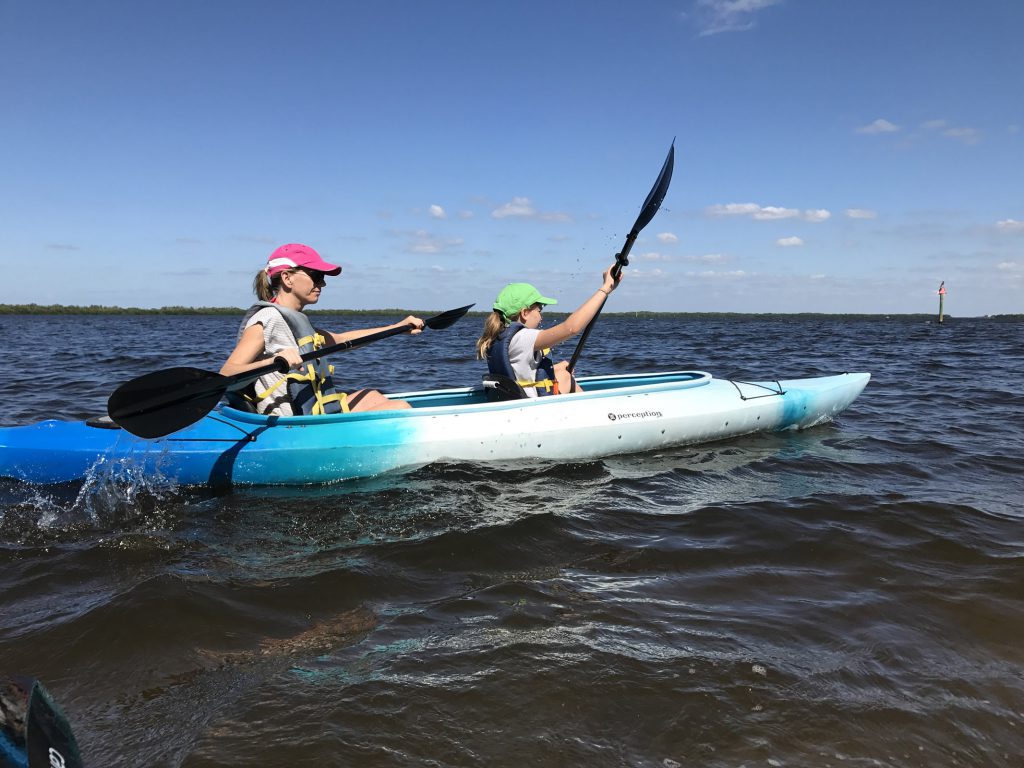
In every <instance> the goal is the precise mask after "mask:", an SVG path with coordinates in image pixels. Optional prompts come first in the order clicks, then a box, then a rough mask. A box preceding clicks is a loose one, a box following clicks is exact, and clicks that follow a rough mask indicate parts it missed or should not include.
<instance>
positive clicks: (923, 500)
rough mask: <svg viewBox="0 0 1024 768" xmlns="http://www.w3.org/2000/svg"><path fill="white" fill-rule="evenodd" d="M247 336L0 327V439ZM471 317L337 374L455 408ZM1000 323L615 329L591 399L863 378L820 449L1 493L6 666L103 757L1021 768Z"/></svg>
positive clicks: (1014, 555) (733, 449) (1008, 383)
mask: <svg viewBox="0 0 1024 768" xmlns="http://www.w3.org/2000/svg"><path fill="white" fill-rule="evenodd" d="M383 321H384V319H383V318H382V319H381V320H380V322H383ZM349 322H350V320H349V318H343V319H339V320H338V321H336V322H324V323H323V324H325V325H328V327H337V328H342V327H345V325H346V324H348V323H349ZM368 322H369V323H376V322H377V321H376V320H370V321H368ZM235 323H236V320H235V319H232V318H213V317H206V318H192V317H188V318H185V317H182V318H170V317H149V318H117V317H82V318H38V317H35V318H25V319H19V318H10V317H7V318H0V333H2V334H3V337H4V338H7V339H31V340H32V342H31V343H26V344H19V345H18V347H17V350H16V351H14V350H12V349H8V350H7V352H6V354H5V360H6V362H5V363H4V371H5V375H4V376H2V377H0V392H2V394H3V402H4V405H5V416H4V418H3V423H5V424H17V423H27V422H30V421H35V420H39V419H42V418H44V417H51V416H54V415H56V416H59V417H63V418H80V417H83V416H89V415H93V414H96V413H99V412H101V411H102V410H103V405H104V402H105V399H106V396H107V394H108V393H109V392H110V390H111V389H112V388H113V387H114V386H115V385H116V384H118V383H120V382H121V381H123V380H125V379H127V378H131V377H132V376H135V375H138V374H140V373H144V372H147V371H150V370H155V369H159V368H163V367H167V366H169V365H177V364H189V365H197V366H199V367H203V368H210V369H214V370H216V369H217V368H218V367H219V365H220V362H221V359H222V358H223V356H224V355H225V354H226V352H227V350H228V348H229V347H230V345H231V342H232V339H233V336H234V331H235ZM478 326H479V320H478V319H474V318H467V319H465V320H463V321H462V322H460V323H459V324H458V325H456V326H454V327H453V328H451V329H449V330H447V331H439V332H427V333H424V334H423V335H422V336H420V337H417V338H411V337H403V338H397V339H390V340H387V341H384V342H380V343H379V344H377V345H375V346H373V347H367V348H365V349H363V350H361V351H358V352H353V353H350V355H349V356H348V357H346V358H344V359H343V360H339V362H343V363H344V364H346V365H348V366H350V367H352V368H353V369H354V370H355V371H356V372H357V373H356V375H355V378H356V381H354V382H352V383H354V384H373V385H379V386H380V385H382V386H385V387H386V388H387V389H389V391H401V390H409V389H422V388H433V387H437V386H445V385H462V384H466V383H470V382H471V381H472V380H474V379H475V378H476V377H477V376H478V374H479V368H478V367H477V365H476V364H475V363H473V362H471V361H470V360H469V353H470V350H471V346H472V342H473V339H474V338H475V335H476V333H477V331H478ZM1022 329H1024V324H1021V323H997V322H993V321H988V320H982V319H970V320H957V319H951V320H949V321H948V322H947V323H946V324H945V325H942V326H939V325H937V324H933V323H932V324H929V323H923V322H920V321H909V320H890V321H885V320H881V319H880V320H877V321H848V320H843V319H839V318H836V319H820V318H819V319H806V320H797V321H782V320H778V321H764V320H753V319H746V320H744V319H740V320H715V321H701V320H693V319H674V320H670V319H638V318H626V317H605V318H602V320H601V321H600V323H599V325H598V329H597V331H595V333H594V335H593V337H592V339H591V340H590V342H589V343H588V347H587V351H586V352H585V353H584V356H583V359H582V362H581V372H584V373H619V372H631V371H639V370H658V369H661V370H664V369H676V368H697V369H703V370H707V371H710V372H712V373H714V374H716V375H719V376H728V375H736V376H742V377H749V378H774V377H776V376H779V377H783V376H784V377H794V376H804V375H815V374H825V373H837V372H842V371H860V370H865V371H870V372H872V374H873V375H874V378H873V379H872V381H871V384H870V385H869V386H868V388H867V390H865V392H864V394H863V395H862V396H861V397H860V398H859V399H858V400H857V401H856V402H855V403H854V404H853V406H852V407H851V409H850V410H848V411H847V412H846V413H844V414H843V415H842V416H841V417H840V418H839V419H838V420H837V421H836V422H835V423H833V424H829V425H825V426H821V427H817V428H814V429H812V430H808V431H805V432H799V433H786V434H777V435H767V436H756V437H748V438H743V439H737V440H732V441H728V442H723V443H719V444H713V445H705V446H699V447H690V448H681V449H677V450H672V451H665V452H659V453H651V454H644V455H633V456H623V457H618V458H612V459H607V460H604V461H596V462H587V463H581V464H561V465H530V464H516V465H504V466H477V465H468V464H460V465H456V466H451V465H448V466H429V467H425V468H423V469H421V470H418V471H416V472H414V473H411V474H407V475H402V476H395V477H384V478H376V479H372V480H366V481H358V482H351V483H346V484H341V485H335V486H317V487H304V488H291V489H280V488H274V489H258V488H257V489H246V490H239V491H235V492H232V493H227V494H221V495H213V494H212V493H210V492H208V491H204V490H202V489H189V488H171V489H153V488H149V487H147V484H146V481H145V478H134V479H131V480H126V481H122V482H121V483H120V484H114V485H112V484H110V483H109V482H105V481H100V480H99V479H97V480H95V481H93V482H89V483H86V484H84V485H75V486H70V487H63V486H62V487H56V488H53V487H50V488H33V487H29V486H25V485H21V484H18V483H14V482H11V481H0V615H2V621H0V671H8V672H14V671H17V672H23V673H28V674H31V675H35V676H37V677H39V678H40V679H42V680H43V681H44V682H45V683H46V684H47V685H48V686H49V688H50V689H51V691H52V692H53V693H54V695H55V697H56V699H57V700H58V701H59V702H60V703H61V704H62V706H63V708H64V710H65V711H66V713H67V714H68V716H69V718H70V720H71V722H72V724H73V726H74V729H75V732H76V735H77V737H78V740H79V742H80V745H81V747H82V750H83V753H84V756H85V758H86V760H87V762H88V764H89V765H91V766H122V765H123V766H142V765H147V766H190V767H194V768H198V767H199V766H257V765H259V766H269V765H272V766H325V765H331V766H333V765H360V766H420V765H431V766H620V765H621V766H661V767H662V768H673V767H674V766H763V765H769V766H922V767H923V766H928V767H929V768H930V767H932V766H1014V767H1016V766H1020V765H1022V757H1021V756H1022V754H1024V502H1022V492H1024V481H1022V479H1021V477H1022V469H1024V392H1022V387H1021V379H1022V374H1024V353H1022V349H1024V339H1022V336H1024V334H1022ZM568 351H571V349H569V350H568ZM582 369H585V370H582ZM27 372H30V373H31V374H32V375H33V376H34V377H35V378H34V379H33V381H32V382H31V383H24V382H21V381H18V380H17V378H16V376H17V375H18V374H21V373H27Z"/></svg>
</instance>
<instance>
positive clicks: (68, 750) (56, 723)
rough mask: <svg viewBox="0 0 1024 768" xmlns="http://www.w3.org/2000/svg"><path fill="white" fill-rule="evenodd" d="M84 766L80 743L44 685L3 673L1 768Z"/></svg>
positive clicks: (0, 685) (0, 681)
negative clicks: (79, 749) (79, 748)
mask: <svg viewBox="0 0 1024 768" xmlns="http://www.w3.org/2000/svg"><path fill="white" fill-rule="evenodd" d="M25 766H27V767H28V768H52V767H53V766H63V767H64V768H82V757H81V755H80V754H79V751H78V743H77V742H76V741H75V735H74V734H73V733H72V732H71V726H70V725H69V724H68V721H67V718H66V717H64V713H63V712H61V711H60V707H58V706H57V705H56V704H55V703H54V701H53V699H52V698H51V697H50V694H49V693H48V692H47V690H46V688H44V687H43V684H42V683H40V682H39V681H38V680H34V679H32V678H30V677H23V676H20V675H11V676H0V768H25Z"/></svg>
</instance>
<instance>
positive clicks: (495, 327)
mask: <svg viewBox="0 0 1024 768" xmlns="http://www.w3.org/2000/svg"><path fill="white" fill-rule="evenodd" d="M506 325H508V323H506V322H505V316H504V315H503V314H501V312H500V311H499V310H497V309H496V310H494V311H493V312H491V314H489V315H488V316H487V319H486V320H484V332H483V334H482V335H481V336H480V338H479V339H477V340H476V356H477V357H478V358H479V359H480V360H483V359H484V358H486V357H487V352H488V350H490V348H491V344H493V343H494V341H495V339H497V338H498V336H500V335H501V332H502V331H503V330H505V326H506Z"/></svg>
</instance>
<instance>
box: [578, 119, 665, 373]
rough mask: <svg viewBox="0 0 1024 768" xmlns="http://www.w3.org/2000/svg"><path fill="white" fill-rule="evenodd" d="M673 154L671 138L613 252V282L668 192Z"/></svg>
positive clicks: (587, 330) (580, 344) (587, 331)
mask: <svg viewBox="0 0 1024 768" xmlns="http://www.w3.org/2000/svg"><path fill="white" fill-rule="evenodd" d="M675 156H676V142H675V140H674V139H673V140H672V145H671V146H670V147H669V148H668V156H667V157H666V158H665V164H664V165H662V166H661V173H659V174H658V178H657V180H656V181H655V182H654V186H653V187H651V191H650V193H649V194H648V195H647V199H646V200H644V207H643V208H642V209H641V210H640V215H639V216H637V217H636V223H635V224H633V228H632V229H631V230H629V234H628V235H626V243H625V245H623V246H622V250H621V251H619V252H618V253H616V254H615V266H614V267H612V277H614V278H615V282H618V281H619V275H621V274H622V268H623V267H625V266H628V265H629V252H630V250H632V248H633V243H634V242H635V241H636V236H637V235H639V234H640V230H642V229H643V228H644V227H646V226H647V225H648V224H649V223H650V222H651V219H653V218H654V214H656V213H657V212H658V209H659V208H660V207H661V201H662V200H664V199H665V194H666V193H667V192H668V185H669V183H670V182H671V181H672V166H673V165H674V164H675ZM607 300H608V299H607V297H605V301H607ZM602 309H604V302H603V301H602V302H601V306H600V307H599V308H598V310H597V314H595V315H594V317H593V319H591V321H590V322H589V323H587V327H586V328H584V329H583V335H582V336H580V340H579V342H578V343H577V344H576V351H575V352H573V353H572V359H571V360H569V372H570V373H572V372H573V371H574V370H575V369H576V361H577V360H578V359H579V356H580V352H582V351H583V345H584V344H585V343H586V342H587V336H589V335H590V329H591V328H593V327H594V323H596V322H597V318H598V317H599V316H600V314H601V310H602Z"/></svg>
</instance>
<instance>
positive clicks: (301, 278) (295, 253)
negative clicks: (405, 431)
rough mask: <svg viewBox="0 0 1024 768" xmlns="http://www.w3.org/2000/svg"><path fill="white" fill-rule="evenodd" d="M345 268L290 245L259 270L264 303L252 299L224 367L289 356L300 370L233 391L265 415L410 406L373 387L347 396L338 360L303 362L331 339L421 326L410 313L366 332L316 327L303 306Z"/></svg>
mask: <svg viewBox="0 0 1024 768" xmlns="http://www.w3.org/2000/svg"><path fill="white" fill-rule="evenodd" d="M340 273H341V267H339V266H337V265H336V264H330V263H328V262H326V261H324V260H323V259H321V258H320V254H319V253H317V252H316V251H315V250H313V249H312V248H310V247H309V246H308V245H301V244H299V243H290V244H288V245H282V246H281V247H280V248H278V249H277V250H275V251H274V252H273V253H272V254H270V258H269V259H267V266H266V267H264V268H263V269H261V270H260V271H259V272H258V273H257V274H256V279H255V280H254V281H253V290H254V291H255V293H256V296H257V298H258V299H259V302H257V303H256V304H253V305H252V307H250V308H249V311H248V312H246V314H245V317H244V318H243V319H242V324H241V326H240V328H239V329H238V342H237V343H236V345H235V349H234V351H232V353H231V355H230V356H229V357H228V359H227V362H225V363H224V365H223V367H222V368H221V369H220V372H221V374H222V375H224V376H234V375H235V374H239V373H245V372H246V371H251V370H253V369H255V368H259V367H260V366H264V365H266V364H267V361H268V360H272V359H273V358H275V357H283V358H284V359H285V360H286V361H287V362H288V365H289V366H290V368H291V370H292V371H297V372H295V373H291V372H290V373H287V374H282V373H277V372H274V373H268V374H267V375H265V376H261V377H260V378H259V379H257V380H256V383H255V385H254V386H251V387H249V388H247V390H248V391H246V390H243V392H242V393H232V394H233V395H234V397H235V398H236V402H237V398H238V397H239V396H241V397H244V398H245V399H246V400H248V401H249V402H250V403H251V404H253V405H255V407H256V410H257V411H258V412H259V413H266V414H270V415H277V416H292V415H302V414H321V413H341V412H344V413H348V412H349V411H384V410H392V409H398V408H408V407H409V404H408V403H407V402H405V401H404V400H388V399H387V398H386V397H384V395H382V394H381V393H380V392H378V391H377V390H375V389H362V390H359V391H358V392H355V393H353V394H350V395H347V394H345V393H344V392H339V391H337V390H335V388H334V382H333V381H332V379H331V372H332V371H333V366H329V365H327V364H326V363H325V362H323V361H322V360H319V359H316V360H311V361H309V362H308V363H304V362H303V361H302V358H301V355H302V354H303V353H305V352H309V351H311V350H314V349H319V348H321V347H324V346H328V345H330V344H340V343H342V342H345V341H350V340H352V339H358V338H361V337H363V336H367V335H369V334H371V333H376V332H377V331H383V330H390V329H392V328H398V327H400V326H403V325H408V324H412V325H414V326H416V327H415V328H414V329H413V330H412V331H410V333H420V331H421V330H422V329H423V321H422V320H420V319H419V318H418V317H413V316H411V315H410V316H409V317H407V318H405V320H402V321H401V322H399V323H395V324H394V325H387V326H383V327H381V328H368V329H365V330H362V331H348V332H346V333H331V332H329V331H323V330H319V329H314V328H313V326H312V325H311V324H310V322H309V318H308V317H306V315H305V313H304V312H303V311H302V310H303V309H305V308H306V307H307V306H309V305H310V304H316V302H317V301H318V300H319V299H320V290H321V289H322V288H323V287H324V285H325V284H326V282H327V281H326V276H327V275H337V274H340Z"/></svg>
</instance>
